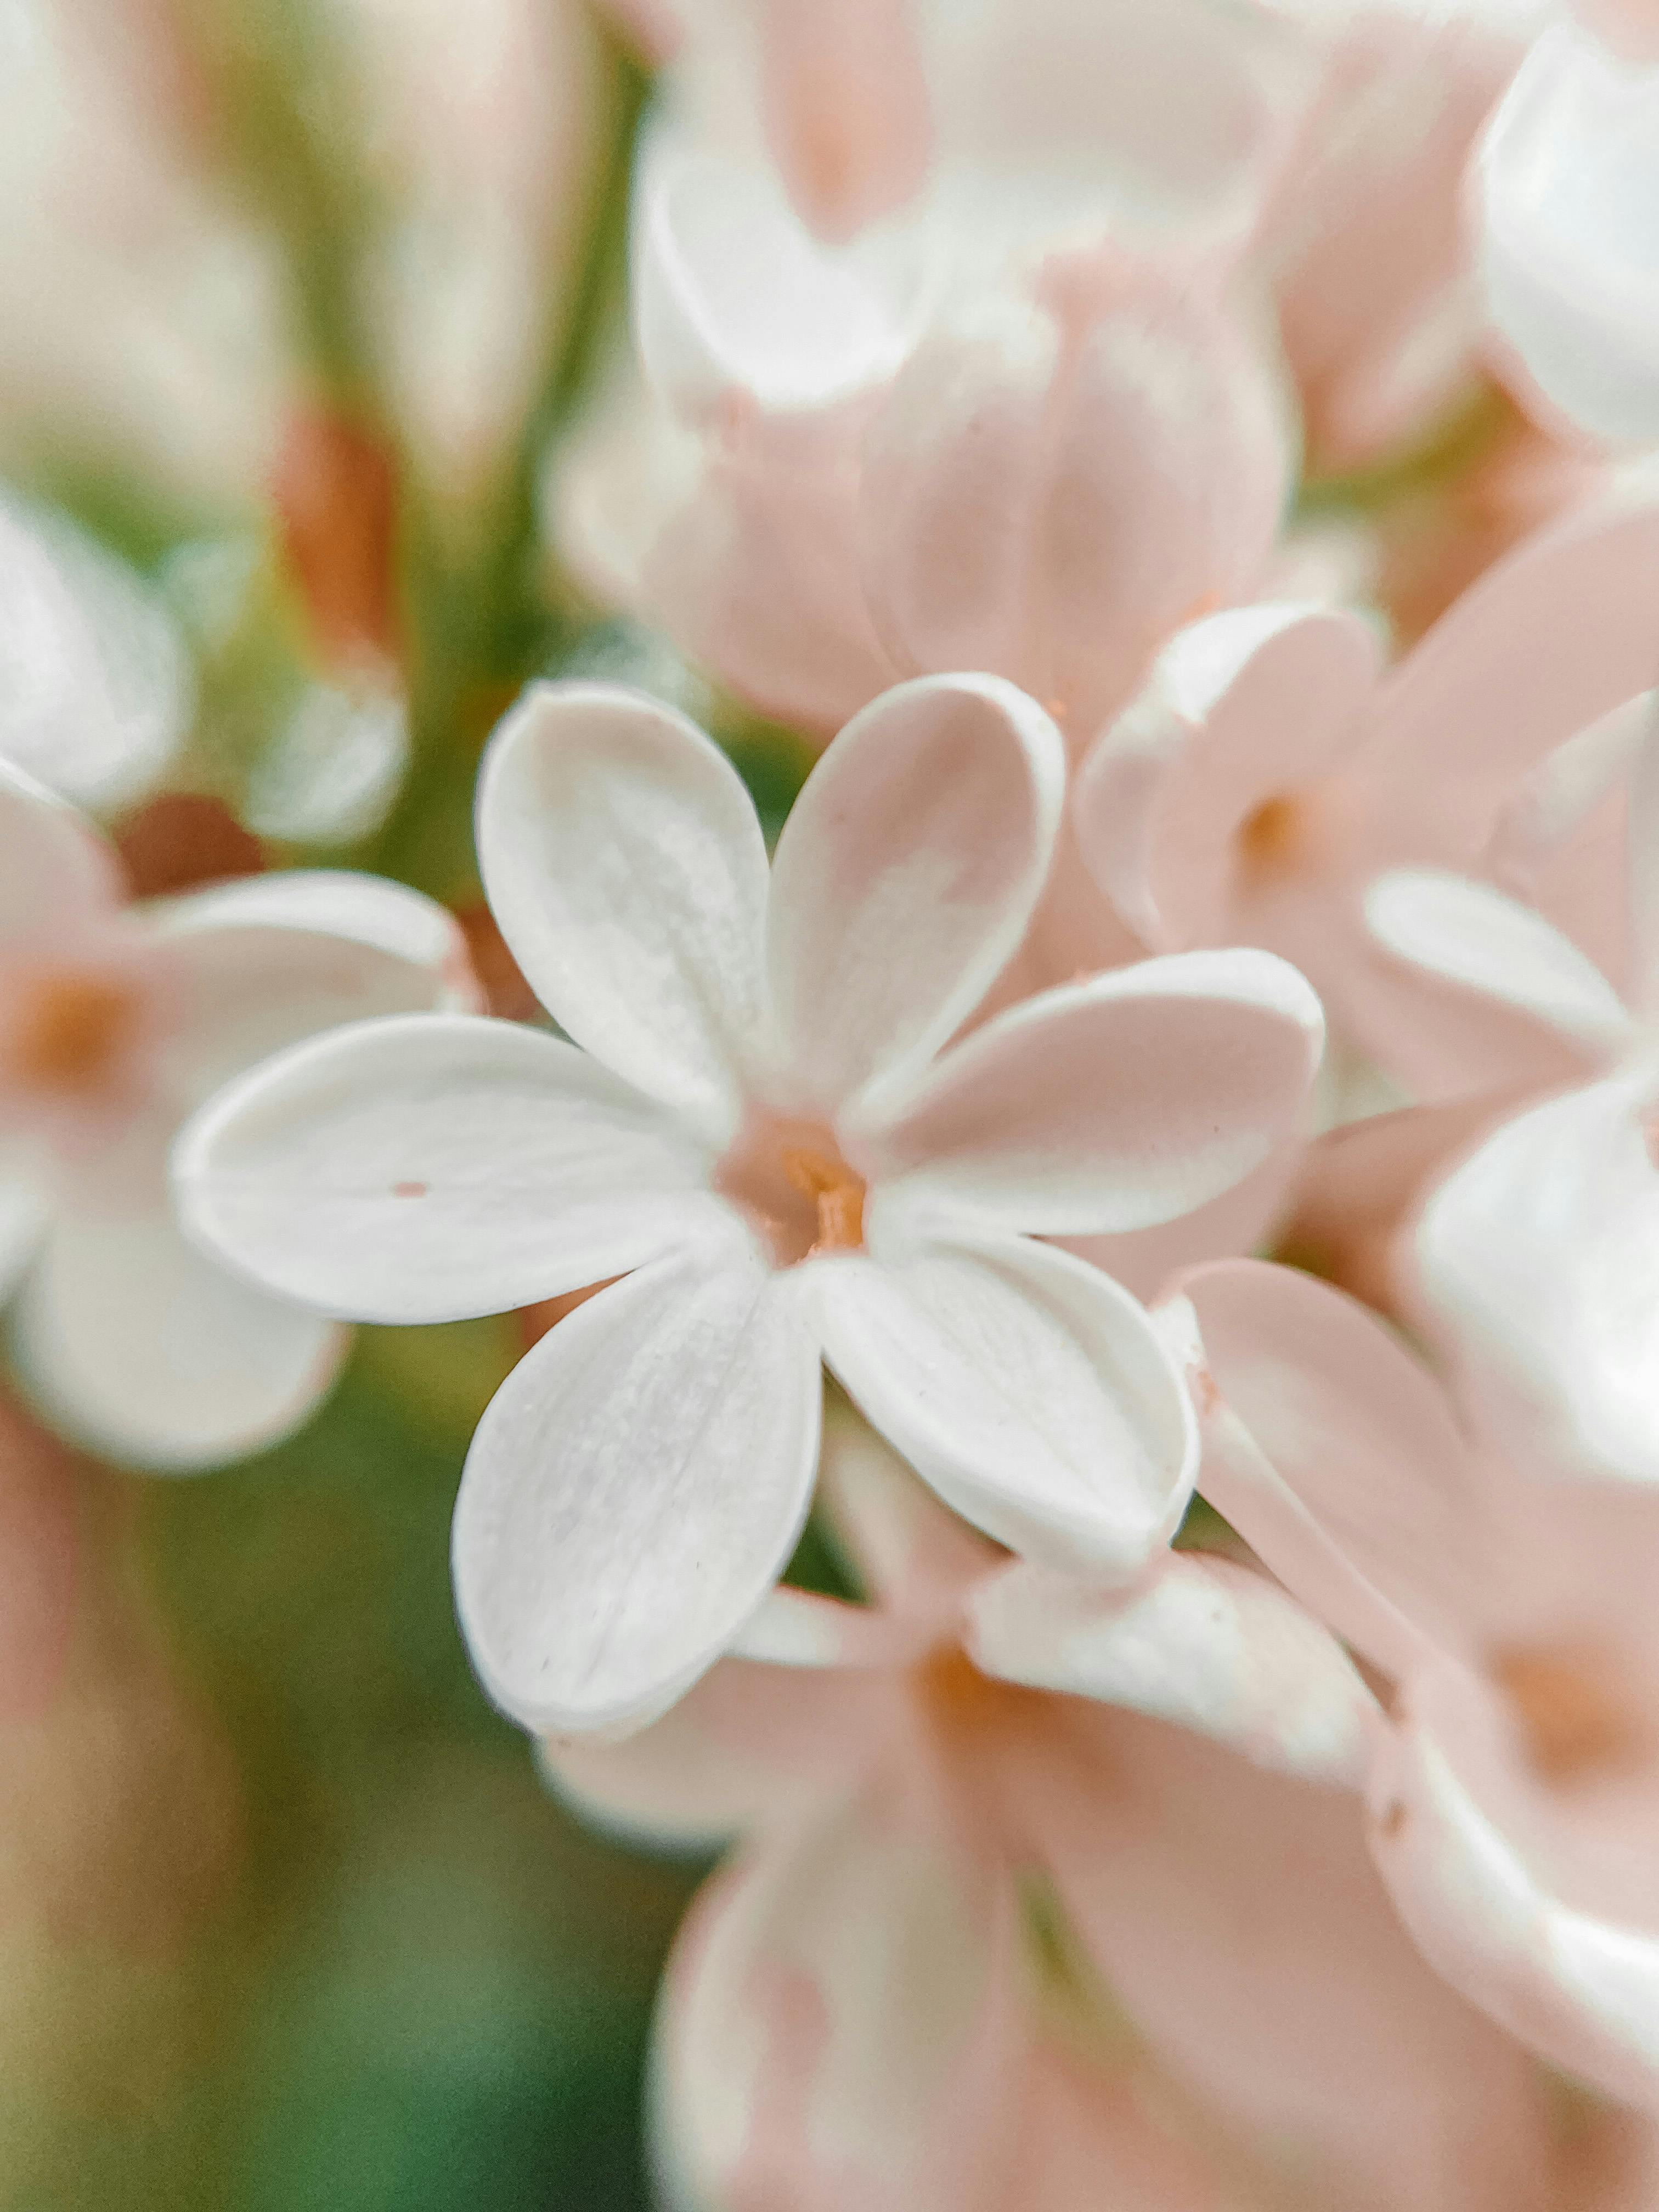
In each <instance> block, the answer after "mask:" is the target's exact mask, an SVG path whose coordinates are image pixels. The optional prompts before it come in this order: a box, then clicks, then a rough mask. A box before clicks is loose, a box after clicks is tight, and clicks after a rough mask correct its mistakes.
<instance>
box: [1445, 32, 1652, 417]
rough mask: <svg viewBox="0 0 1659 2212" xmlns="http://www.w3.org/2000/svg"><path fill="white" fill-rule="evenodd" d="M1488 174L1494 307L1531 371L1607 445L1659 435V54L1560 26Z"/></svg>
mask: <svg viewBox="0 0 1659 2212" xmlns="http://www.w3.org/2000/svg"><path fill="white" fill-rule="evenodd" d="M1479 174H1480V187H1481V200H1482V205H1483V208H1484V211H1485V215H1486V233H1485V241H1484V242H1485V254H1484V266H1485V274H1486V295H1487V300H1488V303H1489V305H1490V307H1491V310H1492V315H1493V318H1494V319H1495V320H1496V322H1497V324H1498V328H1499V329H1500V330H1501V331H1503V333H1504V336H1505V337H1507V338H1508V339H1509V341H1510V343H1511V344H1512V345H1513V346H1514V347H1515V348H1516V351H1517V352H1518V353H1519V354H1520V356H1521V358H1522V361H1523V362H1524V363H1525V364H1526V367H1527V369H1528V372H1529V374H1531V375H1532V377H1533V378H1534V380H1536V382H1537V384H1538V385H1539V386H1540V387H1541V390H1542V391H1543V392H1544V394H1545V395H1546V397H1547V398H1548V399H1549V400H1550V401H1551V402H1552V403H1553V404H1554V405H1555V406H1557V407H1559V408H1560V409H1562V410H1564V411H1565V413H1566V414H1567V415H1569V416H1571V417H1572V419H1573V420H1574V421H1575V422H1578V423H1581V424H1582V425H1583V427H1584V428H1586V429H1589V430H1590V431H1593V432H1594V433H1595V435H1597V436H1598V437H1603V438H1613V439H1620V440H1623V439H1631V440H1635V441H1645V440H1649V439H1651V438H1654V437H1656V436H1659V58H1650V60H1649V62H1648V63H1647V64H1646V65H1645V66H1642V67H1638V66H1635V65H1632V64H1630V63H1627V62H1626V61H1623V60H1621V59H1620V58H1619V57H1618V56H1617V55H1615V54H1613V52H1609V50H1608V49H1607V47H1606V46H1603V45H1602V44H1601V41H1600V40H1598V39H1595V38H1594V37H1592V36H1591V35H1590V34H1589V33H1588V32H1586V31H1584V30H1582V29H1581V28H1580V27H1578V26H1577V24H1575V23H1573V22H1572V21H1571V20H1563V21H1560V22H1559V23H1556V24H1554V25H1553V26H1552V27H1550V28H1549V29H1548V30H1547V31H1546V32H1545V33H1543V35H1542V37H1541V38H1540V39H1539V40H1538V41H1537V43H1536V44H1535V45H1534V47H1533V49H1532V52H1531V53H1530V54H1529V55H1528V58H1527V59H1526V60H1525V62H1523V63H1522V66H1521V69H1520V71H1519V73H1518V74H1517V76H1516V79H1515V82H1514V83H1513V84H1512V85H1511V86H1510V90H1509V93H1508V95H1507V97H1506V98H1505V99H1504V103H1503V105H1502V106H1501V107H1500V108H1499V109H1498V113H1497V115H1496V117H1495V118H1494V119H1493V121H1492V126H1491V129H1490V130H1489V131H1488V133H1487V136H1486V143H1485V145H1484V147H1483V149H1482V150H1481V155H1480V166H1479Z"/></svg>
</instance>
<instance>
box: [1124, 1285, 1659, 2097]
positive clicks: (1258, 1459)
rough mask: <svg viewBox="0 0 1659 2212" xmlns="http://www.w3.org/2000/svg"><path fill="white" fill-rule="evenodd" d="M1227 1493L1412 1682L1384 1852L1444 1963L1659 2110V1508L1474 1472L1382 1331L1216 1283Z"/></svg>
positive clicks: (1394, 1739) (1248, 1525)
mask: <svg viewBox="0 0 1659 2212" xmlns="http://www.w3.org/2000/svg"><path fill="white" fill-rule="evenodd" d="M1165 1317H1166V1320H1167V1322H1169V1325H1170V1331H1171V1335H1172V1338H1173V1339H1176V1340H1181V1341H1183V1342H1184V1343H1185V1345H1186V1346H1187V1351H1188V1361H1189V1371H1190V1374H1191V1376H1192V1381H1193V1386H1194V1393H1195V1396H1196V1399H1197V1402H1198V1404H1199V1407H1200V1422H1201V1425H1202V1428H1203V1431H1204V1438H1205V1443H1204V1464H1203V1469H1202V1472H1201V1474H1200V1480H1201V1481H1202V1483H1203V1484H1204V1486H1205V1492H1206V1496H1209V1497H1210V1498H1212V1499H1213V1501H1214V1503H1215V1504H1217V1505H1218V1507H1219V1508H1220V1509H1221V1510H1222V1511H1223V1512H1225V1514H1226V1516H1227V1517H1228V1519H1229V1520H1230V1521H1231V1522H1232V1523H1233V1525H1234V1527H1235V1528H1237V1529H1238V1530H1239V1531H1240V1533H1241V1534H1243V1535H1244V1536H1245V1537H1246V1538H1247V1539H1248V1541H1249V1542H1250V1544H1251V1545H1252V1547H1254V1549H1255V1552H1256V1553H1257V1554H1258V1556H1259V1557H1260V1558H1261V1559H1262V1561H1263V1562H1264V1563H1265V1564H1266V1565H1267V1566H1269V1567H1270V1568H1272V1569H1273V1571H1274V1572H1276V1573H1277V1574H1278V1575H1279V1577H1280V1578H1281V1580H1282V1581H1283V1582H1284V1583H1285V1584H1286V1586H1287V1587H1288V1588H1289V1589H1291V1591H1292V1592H1293V1593H1294V1594H1295V1595H1297V1597H1299V1598H1300V1599H1301V1600H1302V1601H1303V1602H1304V1603H1305V1604H1307V1605H1309V1606H1310V1607H1312V1608H1314V1609H1315V1610H1316V1612H1318V1613H1320V1614H1321V1615H1322V1618H1323V1619H1324V1620H1326V1621H1327V1622H1328V1623H1329V1625H1330V1626H1332V1627H1334V1629H1336V1630H1337V1631H1338V1632H1340V1634H1342V1635H1343V1636H1345V1637H1346V1638H1347V1640H1348V1641H1349V1642H1350V1643H1351V1644H1352V1645H1353V1646H1354V1647H1355V1648H1356V1649H1357V1650H1358V1651H1359V1652H1360V1653H1361V1654H1362V1655H1363V1656H1364V1657H1366V1658H1367V1659H1369V1660H1370V1662H1371V1663H1372V1664H1373V1666H1375V1667H1376V1668H1378V1669H1379V1670H1381V1672H1382V1673H1383V1674H1384V1675H1385V1676H1387V1677H1389V1679H1390V1680H1392V1682H1393V1684H1394V1690H1393V1693H1392V1698H1391V1700H1390V1707H1389V1710H1390V1713H1391V1716H1392V1728H1391V1729H1390V1731H1389V1733H1388V1734H1387V1735H1384V1736H1383V1738H1381V1739H1380V1748H1379V1750H1378V1753H1377V1756H1376V1765H1375V1767H1374V1770H1373V1772H1372V1776H1371V1780H1370V1801H1371V1811H1372V1825H1371V1843H1372V1850H1373V1855H1374V1857H1376V1863H1377V1865H1378V1867H1379V1869H1381V1871H1382V1873H1383V1877H1384V1879H1385V1881H1387V1882H1388V1884H1389V1889H1390V1891H1391V1893H1393V1895H1394V1897H1395V1901H1396V1903H1397V1905H1399V1907H1400V1910H1401V1915H1402V1917H1404V1919H1405V1921H1406V1923H1407V1926H1408V1927H1409V1928H1410V1929H1411V1930H1412V1932H1413V1936H1415V1937H1416V1939H1417V1941H1418V1942H1419V1945H1420V1946H1421V1948H1423V1950H1424V1952H1425V1954H1426V1955H1427V1957H1428V1958H1429V1959H1430V1960H1431V1961H1432V1962H1433V1964H1434V1965H1436V1966H1437V1967H1438V1968H1439V1970H1440V1971H1441V1972H1443V1973H1444V1974H1445V1975H1446V1976H1447V1977H1448V1978H1449V1979H1450V1980H1452V1981H1453V1982H1454V1983H1455V1984H1456V1986H1457V1987H1458V1988H1460V1989H1461V1990H1463V1991H1464V1992H1465V1993H1466V1994H1467V1995H1468V1996H1471V1997H1472V1998H1473V1999H1474V2001H1475V2002H1477V2003H1479V2004H1481V2005H1483V2006H1484V2007H1485V2008H1486V2009H1487V2010H1488V2011H1489V2012H1490V2013H1492V2015H1493V2016H1494V2017H1495V2018H1496V2019H1497V2020H1498V2021H1501V2022H1502V2023H1503V2024H1504V2026H1505V2027H1507V2028H1509V2029H1510V2032H1511V2033H1514V2034H1516V2035H1517V2036H1519V2037H1521V2038H1522V2039H1523V2040H1525V2041H1527V2042H1528V2043H1530V2044H1531V2045H1533V2046H1534V2048H1535V2049H1536V2050H1538V2051H1541V2053H1542V2054H1543V2055H1544V2056H1546V2057H1548V2058H1550V2059H1551V2060H1553V2062H1554V2063H1556V2064H1558V2065H1559V2066H1561V2067H1564V2068H1565V2069H1567V2070H1569V2071H1570V2072H1572V2073H1575V2074H1578V2075H1582V2076H1583V2077H1584V2078H1586V2079H1588V2080H1589V2081H1593V2082H1595V2083H1596V2084H1597V2085H1599V2086H1600V2087H1602V2088H1603V2089H1605V2090H1607V2091H1608V2092H1609V2093H1612V2094H1613V2095H1615V2096H1618V2097H1622V2098H1628V2099H1631V2100H1634V2101H1637V2102H1638V2103H1640V2104H1643V2105H1644V2106H1647V2107H1648V2108H1649V2109H1650V2110H1652V2109H1653V2108H1654V2106H1655V2105H1656V2103H1659V1872H1656V1863H1655V1857H1654V1851H1653V1836H1654V1832H1655V1820H1656V1817H1659V1638H1656V1634H1655V1626H1654V1614H1653V1602H1652V1594H1653V1585H1654V1577H1655V1574H1656V1571H1659V1500H1656V1499H1655V1498H1654V1497H1653V1496H1652V1495H1651V1494H1650V1493H1636V1492H1629V1491H1623V1492H1621V1491H1619V1490H1617V1489H1613V1490H1609V1489H1596V1488H1595V1487H1593V1486H1583V1485H1562V1484H1559V1483H1557V1484H1539V1483H1535V1482H1528V1481H1527V1480H1524V1479H1522V1477H1520V1476H1518V1475H1517V1474H1515V1473H1514V1472H1513V1470H1512V1469H1510V1468H1507V1467H1504V1466H1502V1465H1499V1464H1498V1463H1496V1462H1492V1461H1491V1460H1489V1459H1487V1458H1484V1457H1477V1455H1475V1453H1474V1451H1472V1449H1470V1447H1469V1445H1468V1443H1467V1442H1466V1440H1465V1437H1464V1435H1463V1432H1462V1430H1461V1429H1460V1428H1459V1426H1458V1425H1457V1423H1456V1421H1455V1418H1454V1416H1453V1413H1452V1412H1451V1409H1450V1407H1449V1403H1448V1401H1446V1399H1445V1398H1444V1397H1443V1395H1442V1394H1441V1392H1440V1390H1439V1389H1438V1388H1437V1385H1436V1383H1434V1381H1433V1380H1432V1378H1431V1376H1430V1375H1429V1374H1428V1373H1427V1371H1426V1370H1424V1369H1423V1368H1422V1367H1421V1366H1420V1365H1419V1364H1418V1363H1417V1361H1416V1360H1415V1359H1414V1358H1413V1357H1412V1355H1411V1354H1410V1353H1409V1352H1407V1351H1406V1350H1405V1349H1404V1348H1403V1347H1402V1346H1401V1344H1400V1343H1399V1341H1398V1340H1397V1339H1395V1337H1394V1336H1392V1335H1391V1334H1389V1331H1388V1330H1387V1329H1385V1328H1383V1326H1382V1325H1381V1324H1380V1323H1379V1322H1377V1321H1376V1319H1375V1318H1374V1317H1373V1316H1370V1315H1368V1314H1367V1313H1366V1312H1365V1310H1364V1308H1363V1307H1360V1306H1358V1304H1355V1303H1353V1302H1352V1300H1350V1299H1348V1298H1346V1297H1344V1296H1343V1295H1342V1294H1341V1293H1340V1292H1339V1291H1334V1290H1331V1289H1330V1288H1328V1286H1326V1285H1322V1284H1321V1283H1319V1282H1317V1281H1316V1280H1315V1279H1313V1278H1312V1277H1310V1276H1305V1275H1301V1274H1297V1273H1294V1272H1293V1271H1291V1270H1290V1269H1287V1268H1273V1267H1266V1266H1264V1265H1262V1264H1261V1263H1256V1262H1251V1261H1228V1262H1222V1263H1219V1264H1218V1265H1216V1266H1213V1267H1205V1268H1200V1269H1197V1270H1195V1271H1194V1273H1192V1274H1191V1275H1190V1276H1188V1278H1187V1279H1185V1280H1184V1281H1183V1282H1182V1284H1181V1285H1179V1287H1178V1289H1177V1291H1175V1292H1174V1293H1172V1295H1171V1299H1170V1305H1169V1306H1168V1308H1167V1309H1166V1316H1165Z"/></svg>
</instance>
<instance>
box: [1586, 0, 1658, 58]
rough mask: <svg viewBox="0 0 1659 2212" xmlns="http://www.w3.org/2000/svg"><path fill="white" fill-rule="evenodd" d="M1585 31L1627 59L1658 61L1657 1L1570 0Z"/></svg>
mask: <svg viewBox="0 0 1659 2212" xmlns="http://www.w3.org/2000/svg"><path fill="white" fill-rule="evenodd" d="M1572 12H1573V14H1574V15H1576V16H1577V18H1578V21H1580V22H1581V23H1582V24H1583V26H1584V28H1585V29H1586V30H1587V31H1590V32H1593V33H1595V36H1596V37H1597V38H1598V39H1599V40H1601V43H1602V45H1603V46H1610V47H1611V48H1612V50H1613V52H1614V53H1615V54H1617V55H1619V56H1620V58H1621V59H1622V60H1624V61H1627V62H1633V63H1638V64H1640V63H1643V62H1659V5H1656V4H1655V0H1572Z"/></svg>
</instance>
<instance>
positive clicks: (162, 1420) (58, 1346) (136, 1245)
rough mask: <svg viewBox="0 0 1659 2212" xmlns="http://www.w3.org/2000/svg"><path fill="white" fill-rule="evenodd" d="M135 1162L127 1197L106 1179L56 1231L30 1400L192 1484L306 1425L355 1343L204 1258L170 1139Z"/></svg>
mask: <svg viewBox="0 0 1659 2212" xmlns="http://www.w3.org/2000/svg"><path fill="white" fill-rule="evenodd" d="M133 1153H134V1157H133V1158H132V1160H131V1174H130V1175H129V1176H125V1177H124V1178H122V1180H121V1182H120V1184H119V1186H118V1187H112V1182H111V1179H110V1177H109V1176H108V1175H107V1174H100V1176H98V1177H97V1179H96V1182H95V1184H94V1188H93V1189H92V1190H91V1191H82V1190H81V1189H79V1188H76V1189H73V1190H72V1191H71V1193H70V1200H69V1202H68V1204H67V1205H66V1206H64V1208H63V1209H62V1210H60V1211H59V1212H58V1215H57V1217H56V1218H55V1219H54V1220H53V1221H52V1225H51V1227H50V1229H49V1231H48V1232H47V1234H46V1239H45V1241H44V1243H43V1245H42V1248H41V1250H40V1255H39V1257H38V1258H37V1260H36V1261H35V1264H34V1266H33V1268H31V1270H30V1271H29V1273H28V1275H27V1279H26V1280H25V1283H24V1286H23V1291H22V1294H21V1298H20V1300H19V1303H18V1306H17V1309H16V1311H15V1316H14V1320H13V1328H12V1351H13V1356H14V1357H15V1359H16V1361H17V1364H18V1367H19V1370H20V1371H21V1375H22V1377H23V1380H24V1383H25V1384H26V1386H27V1389H28V1390H29V1391H30V1393H31V1395H33V1397H34V1398H35V1399H36V1400H37V1401H39V1403H40V1405H41V1407H43V1408H44V1409H45V1411H46V1414H47V1416H48V1418H49V1419H51V1420H52V1422H53V1423H54V1424H55V1425H57V1426H58V1427H60V1428H62V1429H64V1430H65V1431H67V1432H68V1434H69V1435H70V1437H73V1438H74V1439H75V1440H76V1442H77V1443H82V1444H84V1445H86V1446H88V1447H89V1448H90V1449H92V1450H94V1451H97V1452H100V1453H102V1454H103V1455H105V1456H106V1457H108V1458H111V1459H115V1460H120V1461H124V1462H128V1463H130V1464H132V1465H136V1466H141V1467H148V1468H155V1469H157V1470H158V1471H161V1472H162V1473H173V1474H184V1473H187V1472H190V1471H191V1470H193V1469H195V1468H203V1467H210V1466H213V1465H215V1464H216V1463H217V1462H221V1461H223V1460H229V1459H239V1458H241V1457H242V1456H244V1455H246V1453H248V1452H252V1451H255V1450H257V1449H258V1448H259V1447H260V1446H261V1445H262V1444H266V1443H272V1442H274V1441H275V1440H276V1438H277V1437H282V1436H284V1435H286V1434H287V1433H288V1431H289V1430H290V1429H292V1428H295V1427H296V1426H297V1425H298V1424H299V1423H300V1422H301V1421H302V1420H303V1419H305V1417H306V1416H307V1413H310V1412H311V1411H312V1410H313V1407H315V1406H316V1405H317V1404H318V1403H319V1401H321V1399H322V1397H323V1396H324V1395H325V1392H326V1391H327V1389H329V1386H330V1385H331V1383H332V1382H333V1381H334V1378H335V1376H336V1374H337V1372H338V1370H339V1365H340V1362H341V1360H342V1358H343V1357H344V1354H345V1350H346V1346H347V1345H348V1343H349V1333H348V1332H347V1331H346V1330H344V1329H343V1328H339V1327H338V1326H337V1325H336V1324H335V1323H333V1322H327V1321H324V1320H321V1319H319V1317H318V1316H316V1315H315V1314H313V1313H309V1312H307V1310H305V1309H304V1308H303V1307H301V1306H296V1305H293V1304H289V1302H288V1301H287V1300H286V1299H283V1298H277V1297H271V1296H270V1294H269V1293H268V1292H266V1291H260V1290H257V1289H255V1288H254V1287H253V1286H252V1285H251V1284H248V1283H246V1282H243V1281H241V1280H240V1279H238V1278H237V1277H236V1276H234V1275H231V1274H228V1273H226V1272H225V1270H224V1269H223V1268H222V1267H216V1266H215V1265H214V1264H213V1262H212V1261H210V1260H207V1259H205V1258H204V1257H203V1255H201V1254H200V1253H199V1252H197V1251H194V1250H192V1249H191V1247H190V1246H189V1245H188V1244H187V1243H185V1240H184V1238H183V1237H181V1236H180V1234H179V1230H178V1228H177V1227H176V1226H175V1225H174V1223H173V1216H172V1211H171V1209H170V1207H169V1206H168V1204H167V1178H166V1164H165V1163H166V1153H165V1132H164V1131H158V1132H156V1133H155V1137H154V1138H153V1139H152V1140H151V1141H150V1142H149V1143H147V1144H142V1143H141V1144H137V1145H135V1146H134V1147H133ZM95 1201H101V1202H95Z"/></svg>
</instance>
